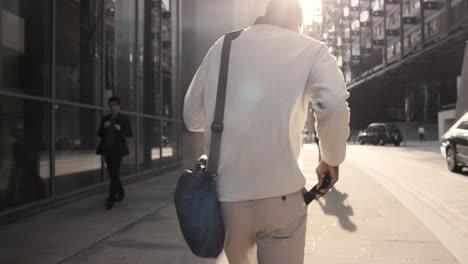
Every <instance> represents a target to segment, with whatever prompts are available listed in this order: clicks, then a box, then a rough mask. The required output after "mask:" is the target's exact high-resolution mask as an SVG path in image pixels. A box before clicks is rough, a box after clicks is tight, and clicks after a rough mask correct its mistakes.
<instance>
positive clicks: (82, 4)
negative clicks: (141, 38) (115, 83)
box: [38, 0, 102, 105]
mask: <svg viewBox="0 0 468 264" xmlns="http://www.w3.org/2000/svg"><path fill="white" fill-rule="evenodd" d="M38 2H39V1H38ZM56 9H57V11H56V25H55V26H56V44H55V47H56V54H57V56H56V57H57V58H56V67H55V71H56V72H55V75H56V87H57V89H56V96H57V98H58V99H62V100H67V101H74V102H81V103H86V104H92V105H100V104H101V88H100V87H101V80H102V77H101V65H102V41H101V39H102V36H101V35H102V30H101V27H102V15H101V10H102V6H101V1H94V0H80V1H75V0H60V1H56Z"/></svg>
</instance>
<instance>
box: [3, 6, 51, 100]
mask: <svg viewBox="0 0 468 264" xmlns="http://www.w3.org/2000/svg"><path fill="white" fill-rule="evenodd" d="M50 7H51V3H50V0H43V1H37V0H3V1H0V31H1V32H0V44H1V45H0V89H2V90H8V91H11V92H16V93H25V94H33V95H41V96H50V78H49V76H50V51H51V39H50V36H51V34H50V29H51V25H50V17H51V8H50Z"/></svg>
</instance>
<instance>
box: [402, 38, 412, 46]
mask: <svg viewBox="0 0 468 264" xmlns="http://www.w3.org/2000/svg"><path fill="white" fill-rule="evenodd" d="M403 46H404V48H405V49H408V48H410V47H411V38H410V36H409V35H408V36H406V37H405V39H404V43H403Z"/></svg>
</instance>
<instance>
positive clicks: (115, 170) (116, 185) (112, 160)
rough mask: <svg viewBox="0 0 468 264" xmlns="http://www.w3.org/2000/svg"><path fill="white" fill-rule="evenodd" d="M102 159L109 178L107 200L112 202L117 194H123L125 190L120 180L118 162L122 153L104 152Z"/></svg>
mask: <svg viewBox="0 0 468 264" xmlns="http://www.w3.org/2000/svg"><path fill="white" fill-rule="evenodd" d="M104 159H105V161H106V165H107V171H108V172H109V178H110V181H111V184H110V187H109V197H108V198H107V200H108V201H110V202H114V201H115V198H116V196H117V194H119V195H120V196H124V195H125V192H124V189H123V186H122V182H121V181H120V164H121V162H122V155H120V154H106V155H104Z"/></svg>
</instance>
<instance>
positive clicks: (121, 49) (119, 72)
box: [103, 0, 137, 111]
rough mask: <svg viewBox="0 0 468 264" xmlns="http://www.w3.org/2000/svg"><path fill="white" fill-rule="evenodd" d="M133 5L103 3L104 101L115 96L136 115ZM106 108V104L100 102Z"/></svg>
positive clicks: (122, 0) (107, 0)
mask: <svg viewBox="0 0 468 264" xmlns="http://www.w3.org/2000/svg"><path fill="white" fill-rule="evenodd" d="M135 8H136V7H135V1H128V0H105V12H104V13H105V35H106V38H105V39H106V73H105V77H106V82H105V91H104V92H105V96H104V100H107V98H109V97H111V96H112V95H117V96H119V97H120V100H121V105H122V109H124V110H131V111H136V110H137V106H136V80H135V74H134V72H135V64H136V60H135V57H136V54H135V53H136V52H135V23H136V21H135ZM103 105H107V101H104V102H103Z"/></svg>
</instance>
